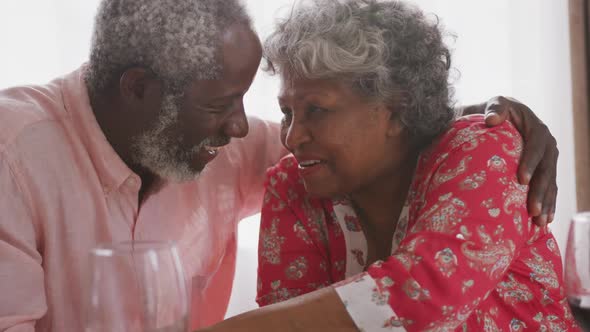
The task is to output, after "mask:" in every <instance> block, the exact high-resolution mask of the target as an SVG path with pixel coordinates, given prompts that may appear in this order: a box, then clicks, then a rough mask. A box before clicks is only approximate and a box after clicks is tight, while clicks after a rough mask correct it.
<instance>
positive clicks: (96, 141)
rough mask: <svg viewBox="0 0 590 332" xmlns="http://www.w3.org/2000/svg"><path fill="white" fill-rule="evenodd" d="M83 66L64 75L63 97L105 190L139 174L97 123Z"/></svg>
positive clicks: (114, 187)
mask: <svg viewBox="0 0 590 332" xmlns="http://www.w3.org/2000/svg"><path fill="white" fill-rule="evenodd" d="M86 70H87V66H86V65H83V66H82V67H81V68H79V69H77V70H76V71H74V72H73V73H71V74H69V75H67V76H66V77H65V78H64V83H63V88H62V98H63V100H64V105H65V108H66V112H67V113H68V115H69V117H70V118H71V119H72V122H73V124H74V128H75V130H76V131H77V132H78V135H79V136H80V138H81V139H82V142H83V144H84V146H85V147H86V152H87V153H88V155H89V157H90V159H91V160H92V163H93V165H94V167H95V168H96V172H97V174H98V177H99V180H100V182H101V184H102V186H103V190H104V191H105V193H107V194H108V193H110V192H111V191H113V190H116V189H118V188H119V187H120V186H121V185H122V184H123V183H124V182H125V180H126V179H127V178H129V177H137V176H136V175H135V174H134V173H133V171H131V169H129V167H127V165H126V164H125V162H123V160H122V159H121V158H120V157H119V155H118V154H117V153H116V152H115V150H114V149H113V147H112V146H111V144H110V143H109V142H108V140H107V138H106V137H105V135H104V133H103V131H102V129H101V128H100V126H99V125H98V122H97V121H96V118H95V116H94V112H93V111H92V107H91V106H90V98H89V97H88V89H87V87H86V83H85V81H84V74H85V73H86Z"/></svg>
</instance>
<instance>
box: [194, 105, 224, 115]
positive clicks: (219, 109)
mask: <svg viewBox="0 0 590 332" xmlns="http://www.w3.org/2000/svg"><path fill="white" fill-rule="evenodd" d="M231 106H232V105H231V104H224V105H205V106H202V107H199V109H200V110H202V111H205V112H208V113H214V114H216V113H224V112H227V111H228V110H229V109H230V108H231Z"/></svg>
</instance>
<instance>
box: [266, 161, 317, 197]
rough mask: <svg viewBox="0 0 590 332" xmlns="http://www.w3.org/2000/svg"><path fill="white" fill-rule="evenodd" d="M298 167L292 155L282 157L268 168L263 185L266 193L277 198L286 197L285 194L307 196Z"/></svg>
mask: <svg viewBox="0 0 590 332" xmlns="http://www.w3.org/2000/svg"><path fill="white" fill-rule="evenodd" d="M298 167H299V166H298V164H297V160H296V159H295V157H294V156H293V155H292V154H290V155H287V156H285V157H283V158H282V159H281V160H280V161H279V162H278V163H276V164H275V165H274V166H272V167H269V168H268V169H267V171H266V181H265V183H264V186H265V188H266V189H267V191H271V192H273V193H275V194H276V195H277V196H286V195H287V193H289V195H293V194H297V195H298V196H305V195H307V192H306V191H305V186H304V185H303V179H302V178H301V176H300V175H299V170H298Z"/></svg>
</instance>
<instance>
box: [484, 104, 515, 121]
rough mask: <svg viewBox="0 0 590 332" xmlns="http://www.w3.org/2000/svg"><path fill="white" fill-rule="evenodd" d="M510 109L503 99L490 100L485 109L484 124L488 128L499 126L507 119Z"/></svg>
mask: <svg viewBox="0 0 590 332" xmlns="http://www.w3.org/2000/svg"><path fill="white" fill-rule="evenodd" d="M511 107H512V106H510V104H509V103H508V102H506V101H505V100H504V99H503V97H496V98H494V99H492V100H490V101H489V102H488V103H487V105H486V108H485V113H484V114H485V122H486V125H487V126H488V127H493V126H497V125H499V124H501V123H502V122H504V121H506V119H508V117H509V115H510V112H511Z"/></svg>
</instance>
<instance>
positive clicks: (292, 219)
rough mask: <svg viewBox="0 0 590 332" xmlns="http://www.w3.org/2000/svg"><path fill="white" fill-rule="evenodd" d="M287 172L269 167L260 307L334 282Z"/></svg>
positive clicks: (260, 263) (260, 252) (261, 248)
mask: <svg viewBox="0 0 590 332" xmlns="http://www.w3.org/2000/svg"><path fill="white" fill-rule="evenodd" d="M286 176H287V175H286V174H285V173H281V172H280V171H278V172H277V170H276V169H274V170H270V171H269V175H268V180H267V183H266V191H265V195H264V202H263V205H262V212H261V223H260V236H259V243H258V294H257V297H256V302H258V304H259V305H260V306H266V305H269V304H273V303H277V302H281V301H285V300H288V299H290V298H293V297H296V296H299V295H303V294H306V293H309V292H312V291H314V290H317V289H320V288H323V287H326V286H328V285H330V284H331V281H330V274H329V272H328V262H327V259H326V257H325V256H324V255H323V254H322V252H321V251H319V250H318V242H317V240H316V239H315V234H313V233H314V232H313V230H312V229H310V228H309V227H308V226H309V225H308V223H307V220H306V219H305V218H307V216H306V215H305V213H304V212H303V210H302V209H300V205H301V204H299V199H298V198H297V197H296V196H297V194H296V193H295V192H293V191H291V195H290V197H289V198H290V199H289V198H288V192H289V191H288V190H287V188H292V187H291V186H290V185H289V184H288V183H287V181H285V177H286Z"/></svg>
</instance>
